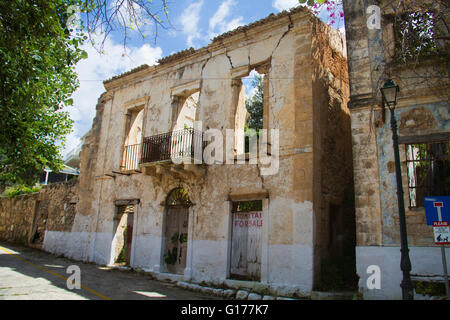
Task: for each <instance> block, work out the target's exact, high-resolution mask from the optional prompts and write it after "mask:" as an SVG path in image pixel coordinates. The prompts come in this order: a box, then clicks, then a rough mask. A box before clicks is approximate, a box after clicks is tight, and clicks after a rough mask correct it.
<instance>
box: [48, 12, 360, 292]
mask: <svg viewBox="0 0 450 320" xmlns="http://www.w3.org/2000/svg"><path fill="white" fill-rule="evenodd" d="M252 70H256V71H257V72H258V73H259V74H262V75H264V111H263V128H264V129H276V130H278V134H276V133H270V135H269V137H268V139H267V141H266V143H265V147H266V148H268V149H269V158H271V157H272V158H273V156H274V155H275V154H276V155H277V159H275V160H277V161H278V163H277V164H276V168H275V169H276V170H275V171H274V172H272V173H270V174H267V172H266V173H265V172H264V169H267V168H266V167H267V163H265V164H264V163H262V161H261V159H256V160H255V159H254V158H252V155H251V154H250V156H249V155H248V153H245V150H244V149H243V148H242V146H243V144H240V143H239V141H241V142H242V141H243V135H241V134H240V133H242V132H243V130H244V123H245V117H246V116H245V114H246V110H245V103H244V86H243V84H242V78H244V77H246V76H248V75H249V73H250V72H251V71H252ZM347 77H348V75H347V62H346V52H345V40H344V37H343V36H342V34H340V33H339V31H337V30H333V29H332V28H331V27H329V26H327V25H326V24H324V23H322V22H320V21H319V20H318V19H317V18H315V17H314V16H312V15H311V14H310V13H309V11H308V10H306V9H304V8H298V9H294V10H291V11H290V12H283V13H280V14H278V15H273V14H272V15H270V16H269V17H267V18H265V19H263V20H260V21H258V22H255V23H252V24H250V25H248V26H245V27H240V28H238V29H236V30H233V31H230V32H228V33H225V34H223V35H220V36H218V37H216V38H214V39H213V40H212V42H211V44H209V45H208V46H206V47H203V48H200V49H197V50H194V49H188V50H185V51H182V52H179V53H176V54H173V55H171V56H168V57H166V58H163V59H161V60H160V61H159V63H158V65H156V66H147V65H143V66H141V67H138V68H136V69H134V70H131V71H129V72H126V73H124V74H121V75H119V76H116V77H114V78H112V79H109V80H106V81H105V82H104V86H105V89H106V92H105V93H104V94H103V95H102V96H101V97H100V98H99V100H98V104H97V107H96V108H97V115H96V117H95V119H94V123H93V126H92V129H91V131H90V132H89V133H88V134H87V135H86V137H85V142H84V145H83V148H82V151H81V156H80V158H81V164H80V172H81V175H80V177H79V182H78V194H77V197H78V198H77V203H76V210H75V211H76V213H75V217H74V219H73V223H72V225H71V226H70V228H69V229H70V230H68V228H65V229H64V230H62V229H58V228H54V229H51V228H48V229H47V230H46V232H45V238H44V240H43V248H44V250H46V251H49V252H53V253H58V254H64V255H65V256H68V257H71V258H75V259H80V260H85V261H93V262H96V263H99V264H105V265H111V264H115V263H117V262H121V261H122V262H123V263H124V264H128V265H130V266H132V267H135V268H141V269H143V270H146V271H149V272H151V273H152V274H154V275H160V276H167V277H169V278H172V279H179V280H184V281H192V282H196V283H200V282H203V281H204V282H208V283H213V284H217V285H220V284H223V283H224V281H227V279H236V280H247V281H253V282H255V283H260V284H264V285H265V286H266V287H267V288H270V289H271V290H273V291H275V292H276V293H277V294H281V295H283V294H284V295H293V294H297V295H302V296H308V295H309V294H310V292H311V290H312V289H313V288H314V285H315V283H316V282H317V281H319V279H320V274H321V273H320V268H321V261H322V260H323V259H326V258H328V257H329V256H330V255H331V254H332V253H338V252H342V250H343V241H344V240H345V237H344V235H345V234H346V229H345V223H344V221H345V220H346V219H347V220H348V219H351V215H352V211H351V210H350V211H349V210H346V205H345V201H344V199H345V198H346V197H348V194H351V193H352V183H353V175H352V172H353V171H352V170H353V169H352V161H351V159H352V155H351V136H350V117H349V111H348V109H347V100H348V96H349V91H348V79H347ZM198 123H200V127H198V125H197V127H196V124H198ZM212 129H215V130H218V131H219V132H222V134H223V137H226V139H225V142H224V143H223V147H224V148H227V149H231V151H232V152H231V156H230V153H227V152H224V154H226V155H227V159H224V161H223V163H220V161H219V163H217V161H216V163H213V164H205V162H204V161H203V162H201V163H197V162H194V163H190V164H189V163H186V162H181V163H180V162H178V161H175V158H178V157H182V158H184V160H186V158H188V159H192V158H194V153H195V154H197V153H196V152H194V151H195V150H194V149H196V148H197V147H199V148H200V155H202V152H203V151H204V150H206V149H207V148H208V146H207V145H206V147H205V143H204V142H200V143H198V144H197V147H194V141H196V139H200V141H202V136H203V134H202V133H203V132H206V131H207V130H212ZM227 129H231V130H233V131H231V132H234V133H232V134H229V132H227ZM269 132H271V131H270V130H269ZM275 138H277V139H276V140H278V141H277V142H279V148H276V150H275V146H276V144H275V143H274V141H275V140H274V139H275ZM203 140H204V137H203ZM259 141H264V139H262V138H261V139H260V140H259ZM219 145H220V147H219V148H221V147H222V145H221V144H219ZM263 146H264V143H261V144H259V148H261V147H263ZM215 152H217V149H216V151H215ZM215 159H216V160H217V157H216V158H215ZM239 159H241V160H242V161H241V162H239V161H238V160H239ZM195 160H197V159H195ZM225 160H227V161H225ZM230 161H231V162H230ZM271 165H272V164H271ZM350 234H351V230H350ZM350 236H351V235H350ZM244 282H245V281H243V283H244ZM245 283H248V282H245Z"/></svg>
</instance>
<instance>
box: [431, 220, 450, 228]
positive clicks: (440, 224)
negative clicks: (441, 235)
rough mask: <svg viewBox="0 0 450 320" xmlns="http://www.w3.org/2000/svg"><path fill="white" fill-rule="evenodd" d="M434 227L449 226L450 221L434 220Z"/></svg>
mask: <svg viewBox="0 0 450 320" xmlns="http://www.w3.org/2000/svg"><path fill="white" fill-rule="evenodd" d="M433 227H448V221H433Z"/></svg>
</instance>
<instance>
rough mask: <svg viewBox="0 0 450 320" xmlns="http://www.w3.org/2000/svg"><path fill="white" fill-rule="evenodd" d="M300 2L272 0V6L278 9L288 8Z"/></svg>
mask: <svg viewBox="0 0 450 320" xmlns="http://www.w3.org/2000/svg"><path fill="white" fill-rule="evenodd" d="M299 4H300V3H299V2H298V0H274V1H273V2H272V7H274V8H275V9H277V10H278V11H283V10H289V9H291V8H293V7H296V6H298V5H299Z"/></svg>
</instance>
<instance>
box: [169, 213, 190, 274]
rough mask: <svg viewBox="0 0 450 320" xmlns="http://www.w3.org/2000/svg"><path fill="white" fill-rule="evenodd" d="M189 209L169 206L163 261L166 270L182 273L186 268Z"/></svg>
mask: <svg viewBox="0 0 450 320" xmlns="http://www.w3.org/2000/svg"><path fill="white" fill-rule="evenodd" d="M188 221H189V209H188V208H187V207H184V206H169V207H168V208H167V215H166V232H165V238H166V245H165V250H164V262H165V266H166V269H167V272H170V273H177V274H183V273H184V269H185V268H186V256H187V238H188Z"/></svg>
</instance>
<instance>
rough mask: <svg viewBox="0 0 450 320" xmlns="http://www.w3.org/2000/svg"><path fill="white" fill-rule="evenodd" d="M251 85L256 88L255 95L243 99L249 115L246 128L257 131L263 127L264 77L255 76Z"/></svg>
mask: <svg viewBox="0 0 450 320" xmlns="http://www.w3.org/2000/svg"><path fill="white" fill-rule="evenodd" d="M251 85H252V86H253V87H255V88H256V92H255V94H254V95H253V96H252V97H251V98H248V99H245V108H246V109H247V111H248V113H250V121H249V122H248V128H250V129H255V130H256V131H259V130H260V129H262V127H263V110H264V106H263V104H264V103H263V102H264V77H263V76H260V75H256V77H255V79H253V80H252V83H251Z"/></svg>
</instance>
